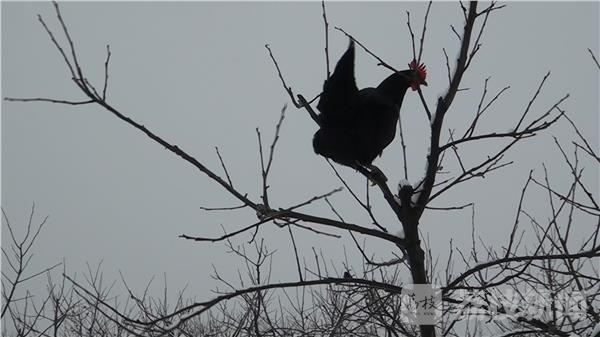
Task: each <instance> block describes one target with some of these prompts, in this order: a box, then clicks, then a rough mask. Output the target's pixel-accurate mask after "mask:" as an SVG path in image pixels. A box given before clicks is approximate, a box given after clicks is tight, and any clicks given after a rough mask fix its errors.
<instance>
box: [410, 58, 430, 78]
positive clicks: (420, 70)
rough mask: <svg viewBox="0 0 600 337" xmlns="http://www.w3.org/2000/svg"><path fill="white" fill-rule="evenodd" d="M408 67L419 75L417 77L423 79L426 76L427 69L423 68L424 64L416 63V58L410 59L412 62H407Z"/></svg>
mask: <svg viewBox="0 0 600 337" xmlns="http://www.w3.org/2000/svg"><path fill="white" fill-rule="evenodd" d="M408 68H409V69H410V70H414V71H416V72H417V75H419V77H420V78H421V79H423V80H424V79H425V78H426V77H427V69H425V65H424V64H422V63H421V64H419V65H417V60H412V62H410V63H409V64H408Z"/></svg>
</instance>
